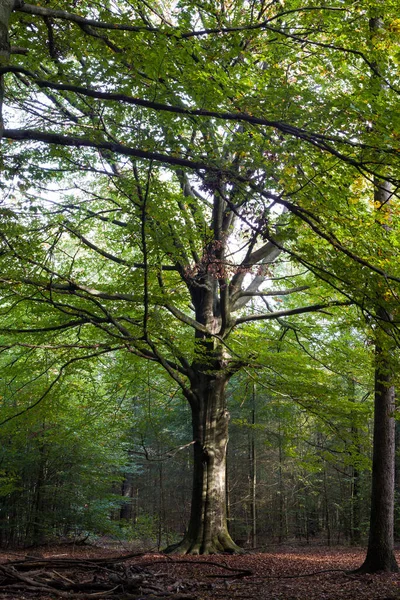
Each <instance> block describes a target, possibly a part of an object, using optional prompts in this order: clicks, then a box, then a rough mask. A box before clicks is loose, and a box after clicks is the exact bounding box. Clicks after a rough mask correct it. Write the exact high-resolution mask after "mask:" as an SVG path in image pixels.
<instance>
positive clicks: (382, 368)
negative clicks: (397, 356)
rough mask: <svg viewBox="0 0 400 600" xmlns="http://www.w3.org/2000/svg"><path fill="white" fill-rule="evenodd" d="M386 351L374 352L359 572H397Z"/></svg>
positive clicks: (391, 408)
mask: <svg viewBox="0 0 400 600" xmlns="http://www.w3.org/2000/svg"><path fill="white" fill-rule="evenodd" d="M385 354H386V353H385V352H384V350H383V349H382V347H380V346H379V345H377V346H376V349H375V361H376V364H375V411H374V442H373V443H374V446H373V448H374V449H373V461H372V492H371V517H370V533H369V540H368V550H367V556H366V559H365V561H364V563H363V565H362V566H361V567H360V569H359V571H361V572H363V573H375V572H377V571H389V572H397V571H398V570H399V567H398V565H397V562H396V558H395V556H394V552H393V545H394V542H393V526H394V464H395V463H394V456H395V420H394V409H395V389H394V385H393V384H392V378H393V374H392V373H391V372H390V370H389V368H388V367H389V364H388V360H387V357H386V356H385Z"/></svg>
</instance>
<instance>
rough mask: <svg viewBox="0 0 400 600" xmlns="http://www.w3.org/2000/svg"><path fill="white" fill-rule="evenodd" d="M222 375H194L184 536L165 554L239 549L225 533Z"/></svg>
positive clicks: (224, 377)
mask: <svg viewBox="0 0 400 600" xmlns="http://www.w3.org/2000/svg"><path fill="white" fill-rule="evenodd" d="M228 379H229V377H228V376H227V375H226V374H224V373H221V374H218V375H215V376H214V375H207V374H205V373H200V374H198V377H197V384H196V388H195V389H194V392H195V394H196V397H197V398H198V399H199V402H198V403H197V405H192V418H193V439H194V441H195V443H194V446H193V448H194V471H193V490H192V506H191V514H190V521H189V527H188V531H187V534H186V536H185V537H184V539H183V541H182V542H181V543H180V544H179V545H177V546H176V545H175V546H170V547H169V548H167V550H166V551H167V552H168V551H169V552H175V553H178V554H215V553H218V552H237V551H238V550H239V547H238V546H237V545H236V544H235V543H234V542H233V540H232V538H231V536H230V535H229V533H228V527H227V518H226V449H227V443H228V421H229V414H228V411H227V410H226V399H225V389H226V385H227V383H228Z"/></svg>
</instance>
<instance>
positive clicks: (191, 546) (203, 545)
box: [164, 532, 244, 556]
mask: <svg viewBox="0 0 400 600" xmlns="http://www.w3.org/2000/svg"><path fill="white" fill-rule="evenodd" d="M164 552H165V553H166V554H176V555H178V556H182V555H185V554H190V555H193V556H198V555H200V554H201V555H209V554H223V553H228V554H243V552H244V551H243V550H242V548H240V547H239V546H238V545H237V544H235V542H234V541H233V540H232V538H231V536H230V535H229V533H227V532H221V533H219V534H218V535H216V536H214V537H213V538H212V539H211V540H210V541H208V542H202V541H199V540H190V539H189V538H188V537H185V538H183V540H182V541H181V542H179V543H178V544H172V545H171V546H168V548H166V549H165V550H164Z"/></svg>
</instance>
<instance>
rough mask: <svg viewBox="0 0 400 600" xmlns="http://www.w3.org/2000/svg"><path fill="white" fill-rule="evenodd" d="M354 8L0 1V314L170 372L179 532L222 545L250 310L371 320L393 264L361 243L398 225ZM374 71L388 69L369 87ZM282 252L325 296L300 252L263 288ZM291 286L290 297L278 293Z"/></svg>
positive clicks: (12, 326) (391, 26) (387, 140)
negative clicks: (182, 469)
mask: <svg viewBox="0 0 400 600" xmlns="http://www.w3.org/2000/svg"><path fill="white" fill-rule="evenodd" d="M367 8H368V7H367ZM387 8H388V10H387V14H388V15H389V16H388V19H389V23H388V27H387V28H386V30H385V31H386V32H387V35H386V38H385V44H386V47H385V49H384V51H385V52H387V53H389V55H390V56H393V58H394V56H395V53H394V52H393V51H392V48H393V41H394V39H395V36H396V35H397V26H396V22H397V21H396V18H397V17H396V15H395V10H394V9H395V3H393V5H392V4H391V3H388V7H387ZM368 19H369V17H368V10H365V9H364V8H363V7H357V6H355V5H353V4H350V3H346V2H344V3H343V2H340V1H338V2H337V3H333V4H332V5H331V6H329V7H326V6H315V5H313V4H312V3H311V2H305V3H303V4H300V3H299V2H298V0H296V1H294V0H293V1H291V2H287V3H285V5H284V6H282V5H281V3H276V2H271V3H264V2H261V3H252V2H249V3H242V2H239V1H238V2H232V3H228V2H226V3H225V2H223V3H221V5H219V6H218V7H216V6H214V5H203V4H202V3H197V2H186V1H182V2H178V3H171V5H169V4H168V3H151V4H149V3H142V2H140V1H138V2H137V3H131V2H130V3H125V2H123V1H121V2H119V3H110V4H108V3H105V4H102V5H99V6H97V5H96V6H93V5H92V4H90V3H85V2H82V3H81V4H80V5H79V10H78V8H76V9H71V7H70V6H68V5H66V6H63V5H60V4H57V7H55V6H54V7H53V4H52V3H51V2H50V3H46V4H45V5H44V6H36V5H30V4H25V3H23V2H19V1H16V2H14V3H10V2H8V1H5V0H0V20H1V26H0V51H1V60H2V66H1V67H0V74H1V76H2V80H3V84H2V85H3V87H4V89H5V96H4V97H5V102H4V104H5V107H6V108H7V111H5V117H6V118H5V126H4V128H2V130H1V133H2V136H3V144H2V160H3V167H2V168H3V178H2V182H1V183H2V185H3V187H4V190H5V197H6V198H7V204H6V205H5V208H4V210H3V217H4V226H3V231H2V273H3V274H2V281H3V286H4V294H3V297H4V300H3V315H4V317H3V318H4V321H5V323H4V326H3V331H4V332H5V334H7V335H8V336H16V338H17V339H16V340H12V341H10V342H9V344H10V345H12V344H28V345H30V346H32V347H34V346H35V345H36V346H40V345H43V344H46V345H47V347H51V348H53V349H54V352H60V353H61V356H63V357H64V354H65V353H66V352H68V353H70V352H74V353H75V354H74V359H73V360H80V359H82V360H83V359H85V358H87V357H90V356H93V355H97V354H100V353H111V352H116V351H128V352H132V353H134V354H136V355H138V356H141V357H143V358H145V359H148V360H151V361H156V362H158V363H160V364H161V365H162V366H163V367H164V368H165V369H166V371H167V372H168V373H169V374H170V376H171V377H172V378H173V379H174V380H175V381H176V382H177V384H178V385H179V386H180V387H181V389H182V391H183V394H184V395H185V397H186V398H187V400H188V402H189V404H190V407H191V410H192V417H193V442H194V444H193V447H194V478H193V496H192V512H191V519H190V524H189V528H188V532H187V535H186V537H185V539H184V540H183V541H182V543H181V544H180V545H179V546H178V548H176V550H177V551H180V552H193V553H198V552H202V553H208V552H216V551H221V550H230V551H235V550H236V549H237V547H236V546H235V544H234V542H233V541H232V540H231V538H230V536H229V533H228V531H227V526H226V515H225V458H226V445H227V439H228V418H229V416H228V412H227V407H226V399H225V390H226V386H227V383H228V381H229V379H230V377H232V375H233V374H234V373H235V372H236V371H237V370H238V369H240V368H241V367H242V366H243V365H246V364H250V363H252V362H254V361H256V357H254V356H253V355H252V353H251V348H250V347H248V345H247V344H246V329H249V328H251V327H252V322H254V321H269V320H271V319H273V320H277V319H278V320H280V319H282V318H283V317H285V318H288V317H290V316H291V315H295V314H303V313H304V314H306V313H308V312H310V311H317V310H325V309H326V308H327V307H333V306H335V305H337V304H349V303H352V302H355V303H357V304H358V305H359V306H360V307H361V308H362V309H363V310H364V311H366V312H367V314H368V315H369V316H372V317H373V318H375V319H376V318H377V313H376V311H375V312H373V311H372V308H371V307H372V306H376V287H375V288H374V287H373V286H372V285H371V284H370V280H371V281H375V280H379V282H380V285H383V286H386V287H385V289H386V291H387V292H388V293H389V294H391V293H392V292H393V286H397V285H398V282H399V281H400V274H399V273H398V272H397V271H398V266H396V264H395V263H394V262H392V261H390V264H386V263H385V262H384V260H385V259H384V257H382V258H377V257H376V250H377V248H379V250H380V252H381V253H384V251H385V244H387V245H390V244H393V242H394V239H395V236H396V231H397V230H396V229H395V228H393V235H392V238H391V239H389V240H386V241H384V242H382V244H383V245H379V244H378V242H377V240H378V238H379V240H381V238H382V236H380V237H379V235H375V234H376V228H375V226H374V219H373V218H372V217H371V209H370V206H369V204H368V198H366V195H365V194H364V192H363V189H362V186H363V184H362V183H361V184H360V183H359V180H360V178H361V180H362V182H363V181H368V180H371V179H372V178H375V181H381V180H384V181H387V182H389V183H390V184H391V185H392V186H393V189H394V190H396V185H397V183H398V180H397V179H396V169H398V153H397V151H398V139H399V138H398V131H399V123H398V119H397V120H396V118H391V119H389V118H388V116H387V114H388V113H390V111H391V110H392V109H393V106H394V105H395V102H396V101H397V96H398V82H397V80H396V75H395V72H394V70H393V69H390V68H389V69H388V70H387V71H386V72H385V76H384V75H383V74H382V73H381V72H380V71H379V68H378V67H377V66H376V63H375V62H371V61H370V60H369V59H368V43H367V42H366V40H367V39H368V35H367V34H368V27H369V20H368ZM10 44H11V45H10ZM10 57H11V58H10ZM371 75H373V76H374V77H377V78H379V79H380V80H382V82H383V83H384V85H385V86H386V89H387V97H386V98H382V99H381V104H380V105H379V106H377V104H376V102H374V103H373V102H372V101H371V98H372V92H371V90H370V89H369V86H368V85H366V84H365V81H366V80H369V78H370V77H371ZM376 110H379V111H380V112H382V118H381V119H379V120H378V123H379V125H378V126H374V127H370V122H372V121H373V122H374V123H375V121H376V119H374V118H373V112H374V111H376ZM382 140H384V142H382ZM61 188H62V189H63V191H62V192H61ZM57 190H58V191H57ZM12 194H14V196H15V198H16V200H15V201H11V195H12ZM55 194H57V196H56V197H55ZM354 196H356V202H354ZM356 203H358V204H357V206H355V204H356ZM28 215H29V216H28ZM359 221H361V222H362V225H361V227H362V228H363V231H364V228H365V227H366V224H367V223H369V224H370V225H371V231H372V234H371V236H369V237H368V236H367V235H365V236H363V237H362V239H361V240H360V239H359V238H358V237H357V235H356V234H355V233H354V232H357V230H359V228H360V224H359ZM357 228H358V229H357ZM396 239H397V238H396ZM282 257H285V258H289V257H290V258H291V259H292V260H293V261H294V262H295V263H296V262H297V264H301V265H303V266H306V267H307V269H309V271H310V272H313V273H314V274H315V275H317V276H318V277H319V278H320V279H322V280H324V281H325V282H327V283H329V285H330V286H331V287H332V288H333V289H335V290H336V291H335V294H337V295H336V296H332V293H330V294H329V295H328V294H327V293H325V296H322V297H319V298H318V299H314V300H311V301H310V300H308V297H307V296H306V293H308V292H307V289H306V286H305V285H303V282H302V281H299V280H298V277H297V276H296V270H294V271H293V273H292V277H291V278H286V282H285V284H284V285H282V286H278V287H276V285H274V282H273V278H274V272H273V266H274V264H275V263H276V262H277V261H279V260H280V258H282ZM325 289H327V288H325ZM291 293H293V294H294V293H296V294H299V298H300V301H299V303H298V305H297V306H294V305H293V304H291V307H288V308H286V309H285V308H283V310H277V309H276V305H277V299H279V298H280V296H287V295H289V294H291ZM300 294H301V295H300ZM395 297H396V295H395V294H394V296H393V298H395ZM314 298H315V297H314ZM388 301H389V300H387V298H386V297H385V296H383V301H382V302H388ZM15 305H18V315H19V320H18V322H16V320H15V318H14V316H13V315H14V313H13V310H12V309H13V306H15ZM21 305H22V306H23V307H24V310H25V315H26V316H25V319H24V320H23V321H24V322H21V318H20V314H21ZM33 320H36V325H35V326H32V321H33ZM278 322H279V321H278ZM395 333H396V330H395V328H394V327H393V328H392V329H391V331H390V334H391V335H392V334H395ZM38 336H39V337H38ZM40 336H41V337H40ZM18 340H19V341H18ZM5 345H6V344H5ZM70 360H72V359H69V361H70ZM68 364H69V363H68V361H66V362H64V363H63V366H62V367H61V370H60V372H59V374H58V375H57V376H56V378H55V379H54V381H53V384H55V382H56V381H58V380H59V379H60V377H61V373H62V371H63V369H65V368H67V367H66V366H64V365H68ZM53 384H51V385H53ZM16 414H17V413H16Z"/></svg>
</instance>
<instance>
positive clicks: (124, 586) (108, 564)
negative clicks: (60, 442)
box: [0, 546, 400, 600]
mask: <svg viewBox="0 0 400 600" xmlns="http://www.w3.org/2000/svg"><path fill="white" fill-rule="evenodd" d="M363 557H364V551H363V550H359V549H349V548H342V547H340V548H334V549H332V548H326V547H302V548H294V547H284V548H279V549H269V550H268V551H265V552H259V553H249V554H245V555H240V556H226V555H224V556H207V557H191V556H186V557H182V558H180V557H169V556H165V555H162V554H157V553H147V554H138V553H135V554H133V553H129V554H128V553H127V552H126V551H124V552H116V551H115V550H111V549H104V548H96V547H78V546H57V547H49V548H41V549H40V550H39V551H36V550H35V552H32V554H29V553H27V552H2V553H0V598H2V599H5V600H14V599H29V600H30V599H34V598H40V599H41V600H53V599H55V598H71V599H79V600H87V599H90V598H93V599H94V598H103V599H107V598H109V599H112V600H156V599H157V600H213V599H216V600H217V599H219V598H221V599H225V598H228V599H230V598H232V599H235V598H247V599H248V600H253V599H254V600H264V599H265V600H305V599H307V600H328V599H329V600H339V599H340V600H347V599H355V598H357V600H364V599H365V600H389V599H390V600H395V599H396V600H397V599H400V574H386V573H381V574H375V575H359V574H354V573H351V571H352V570H354V569H356V568H357V567H358V566H359V565H360V564H361V562H362V560H363ZM397 558H398V559H399V558H400V556H398V557H397Z"/></svg>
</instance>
